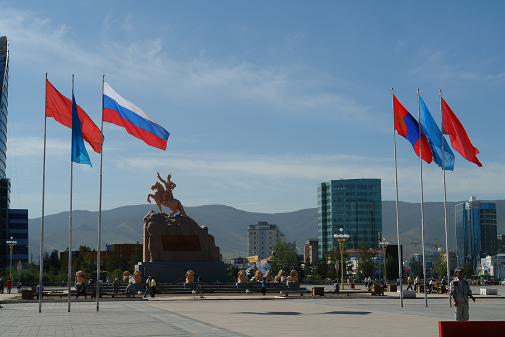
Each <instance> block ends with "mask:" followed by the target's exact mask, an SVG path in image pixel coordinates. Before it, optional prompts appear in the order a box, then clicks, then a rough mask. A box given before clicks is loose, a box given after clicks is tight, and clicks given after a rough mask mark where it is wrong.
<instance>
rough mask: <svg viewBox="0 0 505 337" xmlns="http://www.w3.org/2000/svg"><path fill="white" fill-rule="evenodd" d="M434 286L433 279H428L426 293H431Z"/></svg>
mask: <svg viewBox="0 0 505 337" xmlns="http://www.w3.org/2000/svg"><path fill="white" fill-rule="evenodd" d="M434 287H435V280H434V279H433V278H431V279H430V282H429V283H428V294H431V293H433V288H434Z"/></svg>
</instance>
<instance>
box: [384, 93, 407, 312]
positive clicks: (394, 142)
mask: <svg viewBox="0 0 505 337" xmlns="http://www.w3.org/2000/svg"><path fill="white" fill-rule="evenodd" d="M391 94H392V95H393V144H394V156H395V189H396V241H397V244H398V279H399V280H400V306H401V307H402V308H403V287H402V284H403V268H402V265H403V261H402V256H401V248H400V214H399V210H398V161H397V156H396V128H395V125H396V119H395V118H396V115H395V113H394V109H395V107H394V97H395V92H394V90H393V88H391ZM384 258H385V256H384Z"/></svg>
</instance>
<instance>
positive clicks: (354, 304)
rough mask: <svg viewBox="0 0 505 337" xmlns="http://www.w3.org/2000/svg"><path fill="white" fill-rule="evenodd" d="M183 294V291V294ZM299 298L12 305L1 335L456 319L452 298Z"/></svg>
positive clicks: (307, 331) (434, 331)
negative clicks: (450, 303)
mask: <svg viewBox="0 0 505 337" xmlns="http://www.w3.org/2000/svg"><path fill="white" fill-rule="evenodd" d="M178 298H180V297H178ZM429 304H430V306H429V307H428V308H425V307H424V302H423V300H420V299H416V300H407V301H405V307H404V308H400V307H399V305H398V300H394V299H377V298H373V299H371V298H361V299H355V298H337V299H335V298H328V297H326V298H307V297H305V298H296V299H265V300H264V299H263V298H261V297H258V298H257V299H250V298H249V299H243V300H242V299H240V297H238V298H237V299H231V300H230V299H226V300H219V299H218V298H212V297H209V298H205V299H203V300H196V301H193V300H188V298H186V299H185V300H180V299H174V298H173V297H165V298H159V299H157V300H155V301H148V302H146V301H136V302H129V301H122V302H102V303H101V311H100V312H99V313H97V312H96V311H95V303H91V302H79V303H73V305H72V313H70V314H69V313H67V311H66V303H47V304H44V312H43V313H42V314H39V313H38V312H37V308H38V307H37V304H24V303H15V304H5V305H4V307H5V308H4V309H2V310H1V311H0V336H1V337H7V336H62V337H63V336H64V337H66V336H79V337H86V336H269V337H270V336H276V335H277V336H339V335H341V336H346V337H351V336H388V337H395V336H402V337H403V336H414V337H416V336H438V328H437V322H438V321H439V320H453V315H452V311H451V309H450V308H449V307H448V303H447V301H446V300H444V299H433V300H431V301H430V303H429ZM504 305H505V300H504V299H478V301H477V303H475V304H473V303H472V306H471V309H470V310H471V311H470V313H471V318H472V319H473V320H505V312H504V310H503V307H504Z"/></svg>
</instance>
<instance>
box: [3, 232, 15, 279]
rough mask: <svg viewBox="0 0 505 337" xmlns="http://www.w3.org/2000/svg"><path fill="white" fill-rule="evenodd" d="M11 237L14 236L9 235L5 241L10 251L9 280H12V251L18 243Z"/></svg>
mask: <svg viewBox="0 0 505 337" xmlns="http://www.w3.org/2000/svg"><path fill="white" fill-rule="evenodd" d="M13 239H14V238H13V237H12V236H11V237H10V240H7V241H5V243H7V246H9V252H10V264H9V277H10V279H11V280H12V253H13V251H14V246H15V245H16V244H17V243H18V242H17V241H15V240H13Z"/></svg>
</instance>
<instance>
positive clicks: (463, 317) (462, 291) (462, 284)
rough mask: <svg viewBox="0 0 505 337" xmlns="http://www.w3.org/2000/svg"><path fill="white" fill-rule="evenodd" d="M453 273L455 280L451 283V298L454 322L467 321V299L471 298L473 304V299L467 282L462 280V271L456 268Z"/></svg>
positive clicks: (468, 315)
mask: <svg viewBox="0 0 505 337" xmlns="http://www.w3.org/2000/svg"><path fill="white" fill-rule="evenodd" d="M455 273H456V278H455V279H454V281H452V287H451V298H452V302H453V303H454V310H455V314H456V321H468V319H469V318H470V313H469V305H468V298H471V299H472V300H473V301H474V302H475V298H474V297H473V295H472V290H471V289H470V285H469V284H468V281H467V280H465V278H464V276H465V274H464V273H463V270H462V269H461V268H457V269H456V270H455Z"/></svg>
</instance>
